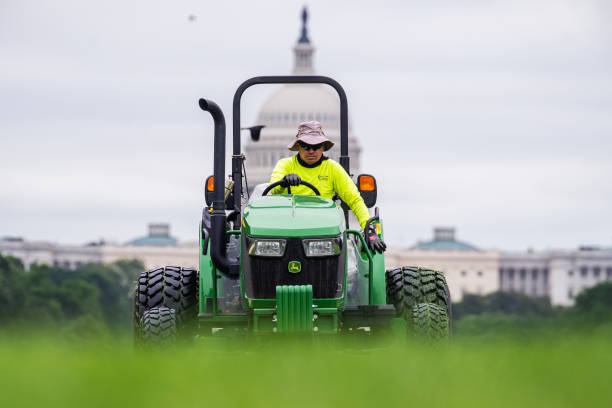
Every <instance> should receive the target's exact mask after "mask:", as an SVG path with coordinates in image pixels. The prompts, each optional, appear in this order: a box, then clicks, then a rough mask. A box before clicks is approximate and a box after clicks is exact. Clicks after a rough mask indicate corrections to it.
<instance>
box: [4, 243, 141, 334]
mask: <svg viewBox="0 0 612 408" xmlns="http://www.w3.org/2000/svg"><path fill="white" fill-rule="evenodd" d="M143 270H144V266H143V264H142V263H141V262H140V261H137V260H120V261H117V262H114V263H112V264H107V265H101V264H93V263H90V264H84V265H82V266H80V267H78V268H77V269H76V270H68V269H63V268H60V267H55V266H50V265H40V264H33V265H32V266H31V267H30V269H29V270H25V268H24V265H23V263H22V261H21V260H20V259H18V258H15V257H11V256H3V255H2V254H0V330H2V329H4V330H10V329H43V330H50V331H56V330H64V331H68V332H72V334H77V335H78V334H86V333H88V332H89V333H91V334H96V333H100V332H106V333H120V332H122V331H126V330H128V329H129V328H130V327H131V315H132V294H133V292H132V290H133V288H134V282H135V281H136V279H137V278H138V275H139V273H140V272H142V271H143Z"/></svg>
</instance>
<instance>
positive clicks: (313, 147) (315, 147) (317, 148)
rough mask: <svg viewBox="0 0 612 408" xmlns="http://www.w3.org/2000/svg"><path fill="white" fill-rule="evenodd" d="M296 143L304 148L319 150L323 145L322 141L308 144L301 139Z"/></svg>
mask: <svg viewBox="0 0 612 408" xmlns="http://www.w3.org/2000/svg"><path fill="white" fill-rule="evenodd" d="M298 144H299V145H300V147H301V148H302V149H304V150H319V149H320V148H321V147H323V143H319V144H316V145H309V144H308V143H304V142H302V141H299V142H298Z"/></svg>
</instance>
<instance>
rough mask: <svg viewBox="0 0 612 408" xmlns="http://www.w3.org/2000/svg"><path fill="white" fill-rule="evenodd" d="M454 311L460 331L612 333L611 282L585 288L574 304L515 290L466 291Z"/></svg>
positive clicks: (473, 333) (517, 333)
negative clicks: (482, 293) (565, 304)
mask: <svg viewBox="0 0 612 408" xmlns="http://www.w3.org/2000/svg"><path fill="white" fill-rule="evenodd" d="M453 315H454V320H455V332H456V334H458V335H489V334H504V335H505V334H507V335H518V336H523V335H525V336H528V335H533V334H546V333H550V334H553V335H563V334H571V333H578V332H579V333H595V332H598V331H602V330H603V331H606V332H607V333H612V282H601V283H599V284H598V285H596V286H593V287H591V288H588V289H585V290H583V291H582V292H581V293H580V294H579V295H578V296H577V297H576V298H575V303H574V305H573V306H571V307H554V306H552V305H551V304H550V300H549V298H548V297H539V298H533V297H528V296H526V295H524V294H520V293H516V292H495V293H491V294H488V295H485V296H479V295H473V294H466V295H464V297H463V299H462V300H461V302H458V303H455V304H453Z"/></svg>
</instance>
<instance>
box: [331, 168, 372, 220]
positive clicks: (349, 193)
mask: <svg viewBox="0 0 612 408" xmlns="http://www.w3.org/2000/svg"><path fill="white" fill-rule="evenodd" d="M333 173H334V174H333V179H334V190H335V191H336V193H338V195H339V196H340V198H341V199H342V201H344V202H345V203H346V205H348V206H349V208H350V209H351V211H352V212H353V213H354V214H355V217H357V221H359V225H360V226H361V228H362V229H363V228H365V224H366V222H367V221H368V219H369V218H370V213H369V212H368V207H366V205H365V203H364V202H363V198H362V197H361V194H360V193H359V190H358V189H357V186H356V185H355V183H354V182H353V180H351V177H350V176H349V175H348V174H347V172H346V171H345V170H344V168H343V167H342V166H340V165H339V164H338V165H335V166H334V168H333Z"/></svg>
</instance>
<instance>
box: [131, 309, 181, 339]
mask: <svg viewBox="0 0 612 408" xmlns="http://www.w3.org/2000/svg"><path fill="white" fill-rule="evenodd" d="M140 333H141V336H142V344H143V346H145V347H155V348H167V347H171V346H173V345H175V344H176V314H175V311H174V309H170V308H167V307H154V308H152V309H148V310H145V312H144V313H143V315H142V317H141V319H140Z"/></svg>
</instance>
